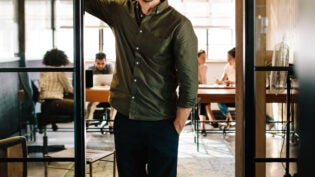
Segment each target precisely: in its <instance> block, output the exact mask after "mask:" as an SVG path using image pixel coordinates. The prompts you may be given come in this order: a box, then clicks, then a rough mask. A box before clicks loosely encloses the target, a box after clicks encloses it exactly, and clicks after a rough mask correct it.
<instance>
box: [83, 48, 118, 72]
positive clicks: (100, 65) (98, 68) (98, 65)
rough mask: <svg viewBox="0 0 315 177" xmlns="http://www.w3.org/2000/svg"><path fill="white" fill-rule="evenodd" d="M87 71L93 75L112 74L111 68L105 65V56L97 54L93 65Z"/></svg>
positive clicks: (100, 53)
mask: <svg viewBox="0 0 315 177" xmlns="http://www.w3.org/2000/svg"><path fill="white" fill-rule="evenodd" d="M88 69H90V70H93V74H112V73H113V68H112V66H111V65H110V64H108V63H106V54H105V53H103V52H99V53H97V54H96V55H95V63H94V65H93V66H90V67H89V68H88Z"/></svg>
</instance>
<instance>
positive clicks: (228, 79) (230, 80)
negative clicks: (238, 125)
mask: <svg viewBox="0 0 315 177" xmlns="http://www.w3.org/2000/svg"><path fill="white" fill-rule="evenodd" d="M227 61H228V63H227V64H226V65H225V66H224V71H223V74H222V76H221V78H220V79H217V80H216V83H217V84H219V85H223V84H224V85H226V86H231V85H235V48H233V49H231V50H229V51H228V53H227ZM218 106H219V109H220V111H221V112H222V113H223V115H224V116H225V117H226V125H225V126H224V129H229V128H230V125H231V124H230V122H231V121H232V120H233V118H232V116H231V113H230V112H229V109H228V107H235V103H229V104H225V103H218Z"/></svg>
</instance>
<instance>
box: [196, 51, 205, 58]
mask: <svg viewBox="0 0 315 177" xmlns="http://www.w3.org/2000/svg"><path fill="white" fill-rule="evenodd" d="M205 53H206V51H204V50H199V51H198V53H197V55H198V57H200V55H202V54H205Z"/></svg>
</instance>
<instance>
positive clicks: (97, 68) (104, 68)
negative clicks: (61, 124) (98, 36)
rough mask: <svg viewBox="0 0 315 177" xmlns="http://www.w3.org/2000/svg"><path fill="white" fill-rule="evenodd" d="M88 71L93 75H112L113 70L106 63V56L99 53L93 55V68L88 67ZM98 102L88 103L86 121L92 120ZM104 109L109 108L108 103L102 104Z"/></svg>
mask: <svg viewBox="0 0 315 177" xmlns="http://www.w3.org/2000/svg"><path fill="white" fill-rule="evenodd" d="M88 69H89V70H92V71H93V75H95V74H112V73H113V68H112V66H111V64H109V63H106V54H105V53H103V52H99V53H97V54H96V55H95V63H94V65H93V66H90V67H88ZM99 104H100V102H90V103H89V104H88V106H87V119H88V120H92V119H93V117H94V112H95V109H96V107H97V105H99ZM102 104H103V105H104V107H110V105H109V103H102Z"/></svg>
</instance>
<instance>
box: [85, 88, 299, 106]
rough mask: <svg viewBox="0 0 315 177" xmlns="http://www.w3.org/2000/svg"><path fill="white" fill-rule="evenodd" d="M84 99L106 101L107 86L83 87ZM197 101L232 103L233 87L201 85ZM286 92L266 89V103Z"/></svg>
mask: <svg viewBox="0 0 315 177" xmlns="http://www.w3.org/2000/svg"><path fill="white" fill-rule="evenodd" d="M85 94H86V101H91V102H108V100H109V86H95V87H92V88H87V89H85ZM297 95H298V91H297V90H293V91H292V95H291V96H292V99H291V100H292V102H294V103H295V102H297ZM198 98H199V103H234V102H235V88H234V87H217V86H215V85H201V86H199V89H198ZM286 98H287V95H286V92H283V93H280V94H274V93H272V92H271V91H270V90H269V89H268V90H266V103H284V102H286Z"/></svg>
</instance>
